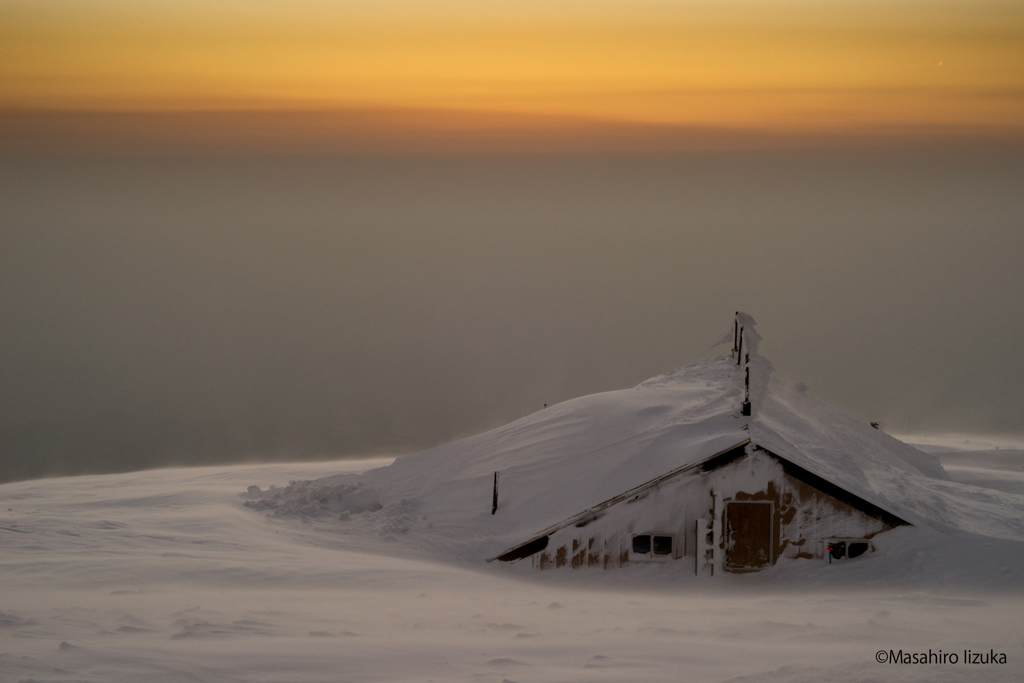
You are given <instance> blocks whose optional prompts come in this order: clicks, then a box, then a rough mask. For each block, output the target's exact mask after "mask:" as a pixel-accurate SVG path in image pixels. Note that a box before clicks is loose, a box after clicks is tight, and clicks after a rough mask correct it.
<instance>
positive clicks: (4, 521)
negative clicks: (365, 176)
mask: <svg viewBox="0 0 1024 683" xmlns="http://www.w3.org/2000/svg"><path fill="white" fill-rule="evenodd" d="M929 450H933V449H931V448H930V449H929ZM935 450H937V454H938V456H939V457H940V459H942V461H943V462H944V464H945V466H946V467H947V469H948V471H949V473H950V475H951V477H952V478H953V479H954V481H960V482H964V483H970V484H975V485H984V486H990V485H991V486H992V488H997V489H1000V490H1002V491H1004V492H1009V493H1019V492H1021V490H1022V489H1024V469H1022V466H1024V452H1021V451H1010V450H1006V449H1000V450H998V451H996V450H994V449H981V450H974V451H971V452H968V451H964V450H962V449H960V450H955V449H954V448H953V447H952V446H949V445H948V444H946V445H943V447H942V448H938V449H935ZM386 462H387V461H386V460H385V461H382V460H376V461H372V460H363V461H343V462H335V463H314V464H275V465H246V466H234V467H215V468H197V469H172V470H154V471H147V472H136V473H130V474H117V475H104V476H86V477H76V478H66V479H48V480H39V481H30V482H20V483H14V484H6V485H3V486H0V681H23V680H24V681H28V680H35V681H143V680H145V681H367V682H369V681H494V682H495V683H501V682H502V681H516V682H518V683H526V682H527V681H659V682H660V681H723V680H730V679H731V680H743V681H769V682H771V681H815V682H817V681H826V680H827V681H863V680H876V681H889V680H896V681H946V680H978V681H1018V680H1024V585H1022V582H1021V580H1020V577H1021V573H1020V571H1021V569H1020V565H1021V564H1024V553H1022V550H1021V548H1022V544H1021V542H1020V541H1019V540H1014V539H1013V538H1004V539H994V538H989V537H984V536H971V535H960V536H943V535H942V534H939V533H937V532H936V533H931V534H930V535H926V536H924V537H917V536H912V535H911V534H912V533H913V531H912V530H907V529H897V530H894V531H892V532H888V533H886V534H883V535H882V536H880V537H878V538H879V539H880V541H879V545H880V546H881V547H880V552H879V553H875V554H873V555H872V556H871V557H867V558H865V559H864V561H860V562H850V563H849V564H844V565H839V566H831V567H829V566H823V565H819V564H817V563H816V562H813V561H807V560H794V561H790V562H786V563H783V562H780V565H777V566H776V567H773V568H771V569H770V570H767V571H765V572H761V573H760V574H754V575H744V576H733V575H726V576H720V577H714V578H713V579H706V578H705V579H698V578H697V577H694V576H693V575H692V571H687V570H686V566H687V563H685V562H678V563H675V564H674V565H661V566H648V567H639V566H638V567H629V568H626V569H621V570H615V571H607V572H606V571H601V570H598V569H582V570H576V571H572V570H564V571H563V570H560V571H552V572H544V573H540V572H531V571H529V570H528V569H527V568H526V567H525V566H518V567H517V566H509V565H505V564H500V563H492V564H482V563H470V562H466V561H461V560H448V561H446V560H444V559H443V558H441V557H439V556H438V555H437V553H436V548H431V547H427V546H424V545H422V544H417V542H416V537H415V535H410V534H403V533H402V527H401V519H402V514H405V513H403V512H402V511H401V510H391V511H384V510H380V511H370V514H365V513H364V514H354V515H351V516H350V517H349V518H348V519H339V517H344V515H337V514H335V515H331V516H330V517H329V518H324V519H320V518H303V517H302V516H301V515H279V516H273V515H267V514H264V513H262V512H259V511H254V510H252V509H250V508H247V507H245V506H244V502H245V501H246V500H247V499H248V498H247V496H244V495H241V494H244V493H245V492H246V489H247V487H248V486H250V485H258V486H261V487H263V488H264V489H265V488H266V487H267V486H269V485H271V484H275V485H278V486H282V485H285V484H287V482H288V481H289V480H312V479H316V478H319V477H323V476H326V475H333V474H337V473H339V472H345V471H349V472H359V471H363V470H368V469H371V468H373V467H379V466H380V465H382V464H386ZM1011 499H1012V498H1006V497H1004V498H999V499H998V500H1000V501H1004V504H1005V501H1007V500H1011ZM994 500H996V499H994ZM883 538H884V539H886V540H885V541H884V542H882V541H881V539H883ZM901 649H902V650H903V651H904V652H907V653H909V652H915V653H917V652H924V653H928V651H929V650H931V652H932V653H939V651H940V650H941V651H942V652H943V653H945V654H946V655H947V659H948V655H949V654H950V653H956V654H957V656H958V659H959V660H960V661H959V662H958V663H956V664H952V663H945V664H923V665H915V664H880V663H878V662H876V653H878V651H880V650H884V651H885V652H886V653H888V651H889V650H893V651H894V652H895V651H899V650H901ZM967 649H970V650H973V651H974V652H984V653H985V654H986V655H988V653H989V652H990V650H994V651H995V652H996V653H1005V654H1006V659H1007V663H1006V664H965V663H964V662H963V657H964V650H967Z"/></svg>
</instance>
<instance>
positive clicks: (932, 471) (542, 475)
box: [361, 321, 948, 553]
mask: <svg viewBox="0 0 1024 683" xmlns="http://www.w3.org/2000/svg"><path fill="white" fill-rule="evenodd" d="M750 322H751V323H752V321H750ZM751 332H752V330H751ZM750 339H751V340H752V341H749V342H748V350H747V351H749V353H750V354H751V355H750V360H749V364H750V368H751V380H750V399H751V402H752V404H753V410H752V414H751V415H750V416H743V415H742V414H741V405H742V403H743V401H744V398H745V386H744V385H745V366H741V365H739V364H738V362H737V354H735V353H734V354H732V355H729V356H722V357H718V358H709V359H704V360H699V361H696V362H694V363H690V364H688V365H685V366H682V367H680V368H677V369H675V370H672V371H671V372H668V373H665V374H663V375H659V376H657V377H653V378H651V379H649V380H647V381H645V382H642V383H640V384H639V385H637V386H635V387H632V388H629V389H623V390H620V391H611V392H606V393H600V394H593V395H590V396H583V397H580V398H576V399H573V400H570V401H566V402H564V403H560V404H557V405H554V406H551V407H549V408H546V409H544V410H541V411H538V412H536V413H534V414H532V415H529V416H527V417H524V418H523V419H520V420H517V421H515V422H512V423H510V424H507V425H505V426H503V427H499V428H497V429H494V430H491V431H489V432H486V433H483V434H479V435H476V436H473V437H469V438H466V439H462V440H459V441H455V442H452V443H449V444H445V445H443V446H438V447H436V448H432V449H429V450H426V451H421V452H419V453H415V454H412V455H407V456H404V457H401V458H399V459H398V460H397V461H395V463H394V464H392V465H390V466H388V467H384V468H380V469H377V470H373V471H370V472H367V473H366V474H364V475H363V476H362V477H361V480H362V482H363V485H366V486H371V487H373V488H375V489H378V490H379V491H380V492H381V493H382V494H383V495H385V496H386V498H387V499H388V500H390V501H398V500H401V499H407V500H410V501H412V500H415V501H418V502H419V505H418V512H417V514H423V515H425V516H426V518H427V519H430V520H432V522H433V523H434V524H435V525H436V527H437V529H438V531H439V532H440V533H442V534H448V535H451V536H453V537H459V538H461V539H462V540H466V538H468V537H473V538H477V539H478V540H479V541H480V543H481V544H482V545H483V546H485V547H486V548H487V549H488V551H489V552H490V551H493V552H494V553H497V552H500V551H502V550H504V549H507V548H509V547H511V546H512V545H514V544H516V543H521V542H523V541H524V540H527V539H529V538H531V537H533V536H535V535H536V534H538V533H539V532H541V531H542V530H544V529H547V528H549V527H551V526H552V525H556V524H558V523H559V522H562V521H564V520H566V519H569V518H571V517H572V516H574V515H576V514H578V513H580V512H582V511H585V510H587V509H589V508H591V507H594V506H596V505H599V504H601V503H603V502H605V501H608V500H609V499H611V498H613V497H615V496H617V495H619V494H621V493H623V492H624V491H627V490H629V489H631V488H634V487H637V486H640V485H643V484H644V483H645V482H649V481H651V480H652V479H655V478H657V477H659V476H662V475H664V474H665V473H668V472H671V471H673V470H677V469H680V468H683V467H685V466H686V465H690V464H696V463H701V462H703V461H705V460H707V459H709V458H710V457H712V456H714V455H716V454H718V453H721V452H723V451H726V450H728V449H730V448H732V447H734V446H736V445H738V444H742V443H744V442H746V441H748V440H749V441H751V442H752V443H753V444H755V445H758V446H761V447H763V448H765V449H767V450H769V451H771V452H772V453H774V454H776V455H778V456H779V457H782V458H784V459H786V460H787V461H789V462H790V463H793V464H795V465H797V466H798V467H800V468H803V469H805V470H807V471H809V472H811V473H813V474H814V475H817V476H819V477H821V478H823V479H826V480H827V481H829V482H831V483H832V484H834V485H836V486H839V487H840V488H842V489H844V490H846V491H848V492H849V493H852V494H854V495H855V496H857V497H860V498H862V499H864V500H866V501H868V502H870V503H872V504H873V505H876V506H878V507H880V508H882V509H883V510H885V511H887V512H890V513H892V514H894V515H896V516H898V517H900V518H902V519H905V520H907V521H910V522H911V523H917V520H919V519H921V518H922V517H925V518H927V517H928V516H930V515H931V514H932V513H933V512H934V508H935V505H934V500H931V499H930V498H929V496H928V493H927V491H926V490H924V489H921V497H920V499H918V495H917V491H918V489H919V488H920V487H918V486H917V485H916V484H915V482H918V481H919V480H921V479H929V480H933V481H936V480H947V479H948V476H947V475H946V473H945V471H944V470H943V469H942V467H941V465H940V464H939V463H938V460H937V459H935V458H934V457H933V456H931V455H928V454H926V453H923V452H921V451H918V450H916V449H914V448H913V447H911V446H908V445H906V444H904V443H902V442H900V441H898V440H896V439H894V438H892V437H890V436H888V435H886V434H884V433H883V432H881V431H879V430H876V429H874V428H872V427H871V426H870V425H868V424H866V423H863V422H861V421H859V420H856V419H854V418H852V417H850V416H848V415H845V414H844V413H842V412H840V411H838V410H836V409H834V408H832V407H830V406H828V405H827V404H825V403H823V402H822V401H818V400H816V399H814V398H812V397H810V396H808V395H806V394H805V393H801V392H800V391H797V390H796V389H793V388H791V387H789V386H788V385H786V384H785V383H783V382H781V381H780V380H778V379H776V378H774V377H771V376H770V373H771V364H770V363H768V361H767V360H765V359H764V358H762V357H761V356H759V355H757V353H756V340H757V338H756V335H755V334H752V335H750ZM747 351H745V352H744V354H743V359H744V360H745V357H746V352H747ZM495 471H497V472H500V486H499V488H500V503H499V505H500V514H499V515H497V516H492V515H491V495H492V481H493V476H494V472H495Z"/></svg>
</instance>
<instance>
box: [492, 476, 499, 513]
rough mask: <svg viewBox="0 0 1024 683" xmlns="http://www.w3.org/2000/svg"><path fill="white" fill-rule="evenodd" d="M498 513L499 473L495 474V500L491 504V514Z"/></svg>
mask: <svg viewBox="0 0 1024 683" xmlns="http://www.w3.org/2000/svg"><path fill="white" fill-rule="evenodd" d="M497 511H498V473H497V472H495V473H494V500H493V501H492V502H491V514H492V515H493V514H494V513H495V512H497Z"/></svg>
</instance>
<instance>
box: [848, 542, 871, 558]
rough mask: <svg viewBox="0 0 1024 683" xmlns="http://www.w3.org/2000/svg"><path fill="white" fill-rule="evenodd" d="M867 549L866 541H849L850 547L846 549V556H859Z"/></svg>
mask: <svg viewBox="0 0 1024 683" xmlns="http://www.w3.org/2000/svg"><path fill="white" fill-rule="evenodd" d="M867 551H868V544H867V543H851V544H850V547H849V548H847V549H846V556H847V557H848V558H850V559H851V560H852V559H853V558H855V557H860V556H861V555H863V554H864V553H866V552H867Z"/></svg>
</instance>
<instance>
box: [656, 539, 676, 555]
mask: <svg viewBox="0 0 1024 683" xmlns="http://www.w3.org/2000/svg"><path fill="white" fill-rule="evenodd" d="M653 547H654V554H655V555H671V554H672V537H671V536H655V537H654V543H653Z"/></svg>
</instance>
